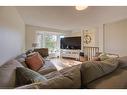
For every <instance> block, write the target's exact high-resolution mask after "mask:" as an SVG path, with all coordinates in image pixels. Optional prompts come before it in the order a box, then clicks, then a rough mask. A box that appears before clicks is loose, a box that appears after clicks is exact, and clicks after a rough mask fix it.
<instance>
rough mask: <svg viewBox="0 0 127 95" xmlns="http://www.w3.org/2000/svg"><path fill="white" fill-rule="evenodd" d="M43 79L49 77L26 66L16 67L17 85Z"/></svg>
mask: <svg viewBox="0 0 127 95" xmlns="http://www.w3.org/2000/svg"><path fill="white" fill-rule="evenodd" d="M43 81H47V79H46V78H45V77H44V76H42V75H41V74H39V73H37V72H35V71H33V70H30V69H28V68H24V67H18V68H17V69H16V86H22V85H26V84H31V83H36V82H43Z"/></svg>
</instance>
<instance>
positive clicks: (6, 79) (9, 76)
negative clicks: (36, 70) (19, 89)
mask: <svg viewBox="0 0 127 95" xmlns="http://www.w3.org/2000/svg"><path fill="white" fill-rule="evenodd" d="M17 67H23V66H22V65H21V63H19V62H18V61H17V60H10V61H8V62H6V63H5V64H4V65H2V66H0V88H14V87H15V80H16V72H15V71H16V68H17Z"/></svg>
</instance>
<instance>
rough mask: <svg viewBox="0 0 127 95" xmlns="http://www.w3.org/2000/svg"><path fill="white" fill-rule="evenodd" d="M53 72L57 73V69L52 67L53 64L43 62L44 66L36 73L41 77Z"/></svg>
mask: <svg viewBox="0 0 127 95" xmlns="http://www.w3.org/2000/svg"><path fill="white" fill-rule="evenodd" d="M53 71H57V69H56V67H55V66H54V65H53V63H52V62H50V61H45V64H44V65H43V67H41V68H40V69H39V70H38V71H37V72H38V73H40V74H42V75H46V74H48V73H50V72H53Z"/></svg>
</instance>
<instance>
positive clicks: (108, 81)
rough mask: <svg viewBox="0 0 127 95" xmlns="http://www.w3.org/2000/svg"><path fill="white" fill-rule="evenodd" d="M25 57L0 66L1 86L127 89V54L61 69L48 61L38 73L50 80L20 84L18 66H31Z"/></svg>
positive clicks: (19, 57)
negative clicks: (117, 57) (26, 62)
mask: <svg viewBox="0 0 127 95" xmlns="http://www.w3.org/2000/svg"><path fill="white" fill-rule="evenodd" d="M24 59H25V55H20V56H18V57H17V58H16V59H13V60H10V61H8V62H6V63H5V64H4V65H2V66H0V88H1V89H14V88H16V89H80V88H85V89H87V88H90V89H95V88H99V89H102V88H106V89H109V88H127V77H126V76H127V57H121V58H119V59H113V60H107V61H103V62H95V61H87V62H85V63H82V64H81V65H76V66H73V67H67V68H64V69H62V70H60V71H57V69H56V68H55V66H54V65H53V64H52V63H51V62H50V61H46V63H45V66H43V67H42V68H40V70H38V71H37V72H36V73H38V74H40V75H41V76H43V77H45V78H46V81H42V82H41V81H39V82H32V83H29V84H24V85H22V86H17V85H16V82H17V81H16V80H17V75H16V68H20V67H21V68H27V67H26V66H25V65H24V61H23V60H24ZM20 81H22V79H21V80H20Z"/></svg>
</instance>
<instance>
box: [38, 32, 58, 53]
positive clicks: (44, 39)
mask: <svg viewBox="0 0 127 95" xmlns="http://www.w3.org/2000/svg"><path fill="white" fill-rule="evenodd" d="M59 39H60V34H57V33H52V32H37V43H38V48H48V49H49V54H51V53H55V52H57V50H59V48H60V45H59V44H60V40H59Z"/></svg>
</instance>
